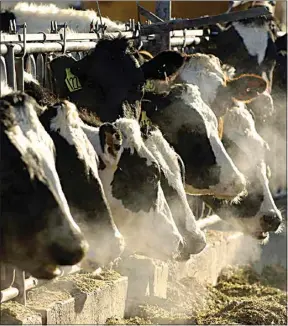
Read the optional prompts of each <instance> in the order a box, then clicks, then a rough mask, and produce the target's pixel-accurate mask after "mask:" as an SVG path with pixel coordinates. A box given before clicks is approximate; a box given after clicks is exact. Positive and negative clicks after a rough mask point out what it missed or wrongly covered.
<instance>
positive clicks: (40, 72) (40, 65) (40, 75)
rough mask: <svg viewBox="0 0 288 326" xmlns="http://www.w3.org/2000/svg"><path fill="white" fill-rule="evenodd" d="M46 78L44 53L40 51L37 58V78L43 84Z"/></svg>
mask: <svg viewBox="0 0 288 326" xmlns="http://www.w3.org/2000/svg"><path fill="white" fill-rule="evenodd" d="M44 78H45V63H44V58H43V54H41V53H39V54H38V55H37V58H36V79H37V80H38V81H39V83H40V84H41V85H42V86H43V85H44Z"/></svg>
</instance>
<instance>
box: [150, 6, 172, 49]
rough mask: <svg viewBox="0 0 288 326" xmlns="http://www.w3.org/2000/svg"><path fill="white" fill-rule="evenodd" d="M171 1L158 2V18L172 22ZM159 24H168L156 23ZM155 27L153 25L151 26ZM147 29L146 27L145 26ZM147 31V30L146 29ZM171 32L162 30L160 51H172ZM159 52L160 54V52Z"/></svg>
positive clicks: (156, 8) (160, 32)
mask: <svg viewBox="0 0 288 326" xmlns="http://www.w3.org/2000/svg"><path fill="white" fill-rule="evenodd" d="M171 6H172V2H171V1H156V4H155V13H156V15H157V16H158V17H160V18H161V19H163V20H165V21H171ZM158 24H167V23H166V22H162V23H156V25H158ZM149 26H153V25H149ZM144 27H145V26H144ZM144 31H145V29H144ZM169 32H170V31H169V30H160V31H159V34H160V42H161V44H160V49H159V50H160V51H165V50H170V49H171V43H170V33H169ZM160 51H159V52H160Z"/></svg>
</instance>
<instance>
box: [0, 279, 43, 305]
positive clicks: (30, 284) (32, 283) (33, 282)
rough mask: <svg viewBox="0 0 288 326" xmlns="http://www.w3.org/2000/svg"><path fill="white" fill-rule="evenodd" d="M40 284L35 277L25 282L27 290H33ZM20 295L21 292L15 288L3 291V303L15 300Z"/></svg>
mask: <svg viewBox="0 0 288 326" xmlns="http://www.w3.org/2000/svg"><path fill="white" fill-rule="evenodd" d="M37 284H38V280H37V279H36V278H34V277H29V278H27V279H26V280H25V289H26V290H31V289H33V288H34V287H36V286H37ZM18 295H19V290H18V289H17V288H15V287H13V286H11V287H9V288H7V289H5V290H1V301H0V302H1V303H3V302H6V301H8V300H11V299H14V298H16V297H17V296H18Z"/></svg>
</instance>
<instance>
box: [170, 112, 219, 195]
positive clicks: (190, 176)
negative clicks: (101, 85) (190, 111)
mask: <svg viewBox="0 0 288 326" xmlns="http://www.w3.org/2000/svg"><path fill="white" fill-rule="evenodd" d="M197 115H198V113H197V112H195V120H194V119H193V120H194V121H197V120H198V119H197ZM198 121H199V122H198V123H197V124H195V128H193V129H192V128H191V126H190V125H185V124H183V125H182V127H181V128H180V130H179V131H178V133H177V134H178V135H177V136H178V143H177V144H175V145H174V147H175V149H176V151H177V153H179V154H180V156H181V158H182V159H183V162H184V164H185V166H186V180H187V183H188V184H191V185H193V187H196V188H199V189H202V188H208V187H209V186H213V185H216V184H218V183H219V178H220V167H218V166H217V162H216V158H215V154H214V152H213V150H212V147H211V145H210V141H209V139H208V137H207V133H206V129H205V127H204V122H203V120H202V117H201V116H200V115H199V120H198Z"/></svg>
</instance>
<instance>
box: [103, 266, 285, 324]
mask: <svg viewBox="0 0 288 326" xmlns="http://www.w3.org/2000/svg"><path fill="white" fill-rule="evenodd" d="M284 275H285V276H286V270H285V269H283V268H280V267H279V266H276V267H275V266H269V267H266V268H264V270H263V272H262V274H261V275H260V274H257V273H256V272H255V271H254V270H253V269H252V268H251V267H250V266H242V267H238V268H236V267H234V268H227V269H225V270H223V272H222V273H221V275H220V276H219V278H218V281H217V284H216V286H215V287H212V286H204V285H202V284H200V283H199V282H197V280H196V279H195V278H185V279H182V280H181V281H178V282H173V283H172V282H169V283H168V292H167V299H166V300H165V299H162V300H158V302H157V303H150V304H145V305H142V306H140V307H139V312H138V317H139V318H140V319H139V320H141V324H145V323H146V324H150V323H153V324H174V325H175V324H186V325H193V324H194V325H199V324H204V325H205V324H206V325H209V324H214V325H239V324H242V325H243V324H244V325H253V324H254V325H260V324H262V325H269V324H270V325H271V324H277V325H286V324H287V297H286V295H287V293H285V292H284V291H282V289H283V281H284ZM285 281H286V279H285ZM275 285H278V288H276V287H275ZM285 289H286V288H285ZM110 322H111V321H109V323H110ZM114 324H129V322H128V320H126V319H123V320H120V321H119V320H118V321H114ZM130 324H131V323H130Z"/></svg>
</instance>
